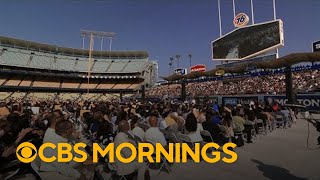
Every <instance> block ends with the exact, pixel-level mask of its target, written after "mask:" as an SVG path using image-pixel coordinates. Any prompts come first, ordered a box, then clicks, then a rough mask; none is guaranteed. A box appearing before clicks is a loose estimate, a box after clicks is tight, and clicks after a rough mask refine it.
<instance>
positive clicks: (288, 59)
mask: <svg viewBox="0 0 320 180" xmlns="http://www.w3.org/2000/svg"><path fill="white" fill-rule="evenodd" d="M318 61H320V52H316V53H293V54H289V55H287V56H284V57H281V58H278V59H273V60H268V61H257V62H248V63H246V62H243V63H242V64H239V65H235V66H232V67H226V68H219V69H212V70H210V71H206V72H191V73H189V74H186V75H172V76H168V77H162V78H163V79H164V80H167V81H177V80H181V79H196V78H199V77H213V76H217V75H216V72H217V71H220V70H224V72H225V73H243V72H246V71H247V70H246V69H247V67H248V66H255V67H256V68H257V69H278V68H283V67H287V66H291V65H294V64H298V63H302V62H318Z"/></svg>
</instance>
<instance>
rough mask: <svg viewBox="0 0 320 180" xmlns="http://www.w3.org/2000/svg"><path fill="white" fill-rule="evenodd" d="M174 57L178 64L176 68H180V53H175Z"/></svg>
mask: <svg viewBox="0 0 320 180" xmlns="http://www.w3.org/2000/svg"><path fill="white" fill-rule="evenodd" d="M176 58H177V66H178V68H180V62H179V60H180V55H179V54H177V55H176Z"/></svg>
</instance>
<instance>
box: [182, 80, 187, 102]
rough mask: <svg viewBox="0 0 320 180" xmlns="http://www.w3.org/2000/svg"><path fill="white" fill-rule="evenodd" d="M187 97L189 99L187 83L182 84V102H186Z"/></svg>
mask: <svg viewBox="0 0 320 180" xmlns="http://www.w3.org/2000/svg"><path fill="white" fill-rule="evenodd" d="M186 97H187V90H186V83H185V82H182V83H181V100H182V101H185V100H186Z"/></svg>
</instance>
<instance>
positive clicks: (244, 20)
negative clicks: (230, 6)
mask: <svg viewBox="0 0 320 180" xmlns="http://www.w3.org/2000/svg"><path fill="white" fill-rule="evenodd" d="M249 20H250V18H249V16H248V15H246V14H245V13H239V14H238V15H236V17H234V19H233V24H234V26H235V27H238V28H241V27H244V26H246V25H248V23H249Z"/></svg>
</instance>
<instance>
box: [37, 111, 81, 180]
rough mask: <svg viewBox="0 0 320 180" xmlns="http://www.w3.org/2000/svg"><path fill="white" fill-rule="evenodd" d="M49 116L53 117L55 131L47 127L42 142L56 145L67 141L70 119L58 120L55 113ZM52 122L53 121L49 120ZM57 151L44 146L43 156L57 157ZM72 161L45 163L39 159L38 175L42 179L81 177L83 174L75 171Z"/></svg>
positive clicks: (70, 126)
mask: <svg viewBox="0 0 320 180" xmlns="http://www.w3.org/2000/svg"><path fill="white" fill-rule="evenodd" d="M53 114H54V115H53V116H52V117H51V118H52V120H53V119H55V120H56V121H57V122H56V126H55V132H53V129H52V128H48V130H47V131H46V137H45V139H44V141H43V143H52V144H55V145H56V146H58V143H68V138H69V137H71V135H72V133H73V131H74V127H73V125H72V123H71V122H70V121H65V120H58V119H59V116H57V115H56V114H55V113H53ZM51 122H54V121H51ZM57 155H58V152H57V148H55V149H52V148H46V149H45V150H44V156H45V157H53V156H55V157H57ZM74 165H75V164H73V163H71V162H70V163H61V162H58V161H54V162H51V163H46V162H43V161H41V165H40V176H41V178H43V179H48V178H54V179H59V180H64V179H66V180H67V179H82V178H83V176H82V175H81V173H80V172H79V171H77V170H76V169H75V168H74Z"/></svg>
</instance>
